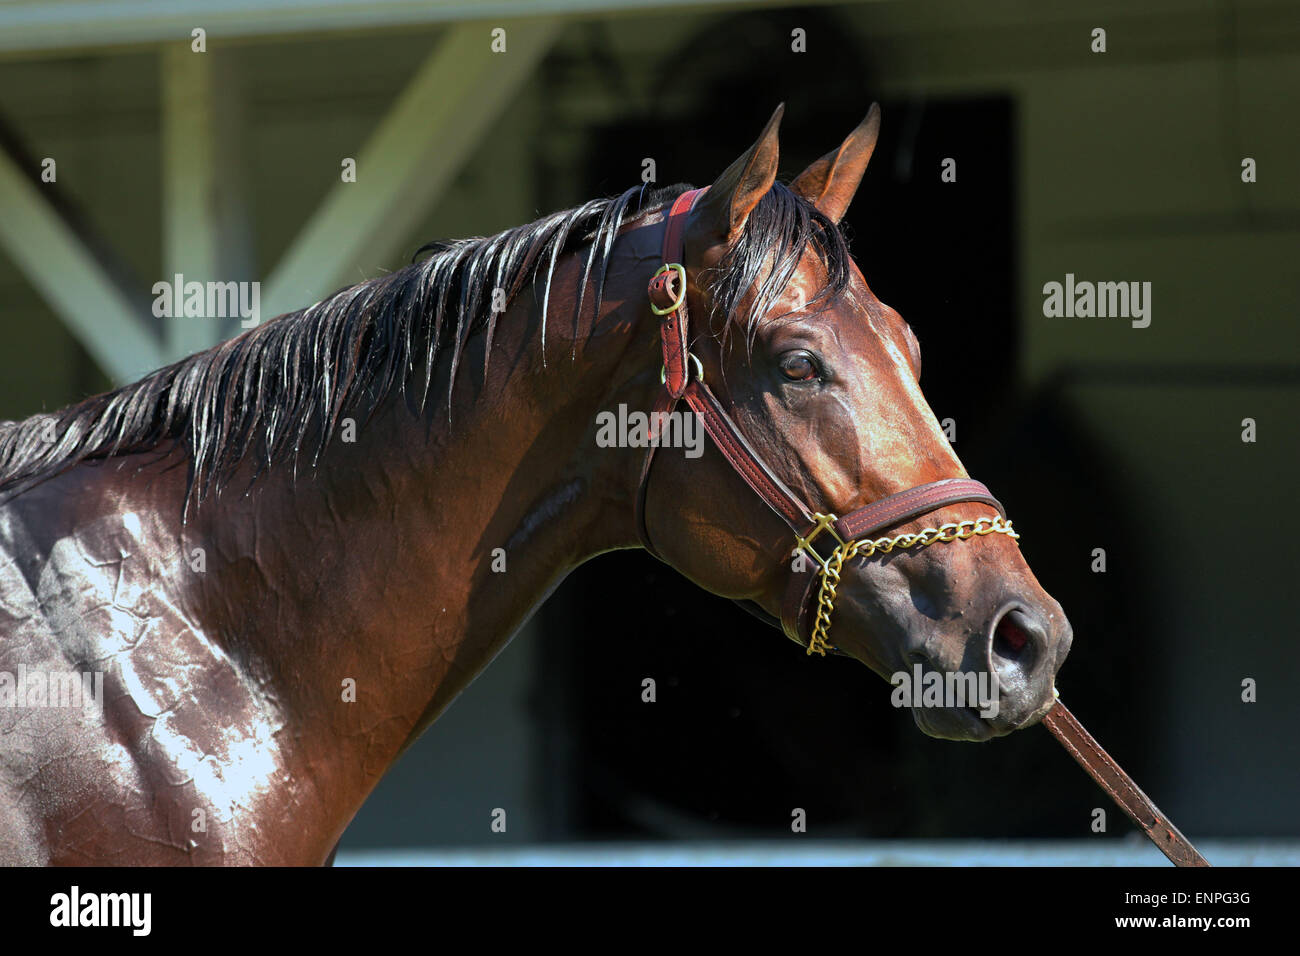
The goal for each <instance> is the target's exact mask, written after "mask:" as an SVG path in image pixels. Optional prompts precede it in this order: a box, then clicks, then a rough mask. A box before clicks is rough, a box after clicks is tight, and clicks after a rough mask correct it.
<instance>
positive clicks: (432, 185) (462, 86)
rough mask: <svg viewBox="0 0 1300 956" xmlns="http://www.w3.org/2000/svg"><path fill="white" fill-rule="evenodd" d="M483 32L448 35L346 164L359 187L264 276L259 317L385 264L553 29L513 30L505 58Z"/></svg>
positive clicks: (324, 207)
mask: <svg viewBox="0 0 1300 956" xmlns="http://www.w3.org/2000/svg"><path fill="white" fill-rule="evenodd" d="M491 30H492V26H491V25H490V24H485V23H470V24H457V25H455V26H452V27H449V28H448V30H447V32H446V34H445V35H444V36H443V37H442V38H441V40H440V42H439V43H438V45H437V46H436V47H435V48H434V50H433V52H432V53H431V54H430V55H429V57H428V59H427V60H426V61H425V62H424V64H423V65H422V66H421V67H420V68H419V70H418V71H417V72H416V74H415V77H414V78H413V79H412V80H411V81H410V83H409V84H408V85H407V87H406V89H405V90H404V91H403V92H402V93H401V95H400V96H399V97H398V99H397V101H396V102H395V103H394V105H393V107H392V109H391V110H390V111H389V113H388V115H387V116H385V117H384V119H383V120H382V121H381V122H380V124H379V126H378V128H377V129H376V130H375V132H374V133H373V134H372V135H371V137H370V140H369V142H367V143H366V144H365V146H364V147H363V148H362V149H361V150H360V151H359V152H358V153H357V155H356V156H355V157H354V158H355V159H356V161H357V181H356V182H354V183H346V182H342V181H340V182H337V183H335V184H334V187H333V188H332V190H331V191H330V193H329V194H328V195H327V196H326V198H325V200H324V201H323V202H322V203H321V205H320V206H319V207H318V208H317V210H316V212H315V214H314V215H313V216H312V217H311V219H310V220H309V221H308V222H307V224H306V226H305V227H304V228H303V229H302V231H301V232H300V233H299V234H298V236H297V238H296V239H295V240H294V242H293V244H292V246H291V247H290V248H289V250H288V252H286V253H285V255H284V258H283V259H281V261H280V263H279V265H277V266H276V268H275V270H274V271H273V272H272V274H271V275H270V277H269V278H268V279H267V281H266V283H265V285H264V287H263V295H262V307H263V309H262V311H263V314H264V315H265V316H266V317H267V318H270V317H272V316H275V315H278V314H280V313H281V312H288V311H290V310H292V309H300V308H304V307H306V306H308V305H311V304H312V303H313V302H316V301H318V300H319V299H320V298H321V297H322V296H325V295H328V294H329V293H331V292H333V291H334V290H335V289H338V288H340V287H342V286H345V285H348V284H350V283H352V282H355V281H357V279H358V275H359V273H358V269H357V266H358V265H360V266H361V270H360V272H361V274H372V273H373V270H374V268H375V267H376V266H379V265H388V264H391V261H392V258H393V257H394V256H396V255H399V254H400V253H401V251H403V250H404V249H405V248H406V247H407V246H408V245H409V243H410V238H411V237H410V232H411V230H412V229H414V228H415V226H416V225H417V224H418V223H419V221H420V219H421V218H422V217H423V216H424V215H425V214H426V213H427V212H428V210H429V208H430V207H431V206H432V204H433V202H434V200H435V199H436V198H437V197H438V195H439V193H440V192H441V191H442V189H443V188H444V187H445V186H446V185H447V184H448V183H449V182H450V181H451V179H452V177H453V176H454V175H455V174H456V173H457V172H458V171H459V170H460V168H461V167H462V165H463V164H464V163H465V161H466V160H467V159H468V158H469V157H470V156H471V155H472V153H473V151H474V149H475V147H477V146H478V145H479V142H480V141H481V140H482V138H483V135H484V133H485V132H487V130H488V129H489V127H490V126H491V124H492V122H493V121H494V120H495V119H496V118H497V117H498V116H499V115H500V114H501V112H502V111H503V110H504V109H505V107H506V106H507V105H509V103H510V102H511V100H512V99H513V98H514V96H515V94H516V92H517V91H518V90H519V88H520V86H521V85H522V84H523V83H524V81H525V80H526V79H527V78H528V77H529V76H530V75H531V74H532V72H533V70H534V68H535V67H536V65H537V63H538V62H539V61H540V60H541V58H542V56H543V55H544V54H545V53H546V51H547V49H549V47H550V45H551V43H552V41H553V40H554V38H555V36H556V35H557V33H558V31H559V27H558V25H557V24H555V23H553V22H539V21H528V22H519V23H515V24H512V25H510V26H509V27H508V28H507V32H506V50H505V52H504V53H494V52H493V51H492V47H491V44H492V34H491ZM342 159H343V157H339V160H340V162H341V161H342ZM336 168H338V167H337V166H336ZM362 256H364V260H363V261H358V260H359V258H360V257H362Z"/></svg>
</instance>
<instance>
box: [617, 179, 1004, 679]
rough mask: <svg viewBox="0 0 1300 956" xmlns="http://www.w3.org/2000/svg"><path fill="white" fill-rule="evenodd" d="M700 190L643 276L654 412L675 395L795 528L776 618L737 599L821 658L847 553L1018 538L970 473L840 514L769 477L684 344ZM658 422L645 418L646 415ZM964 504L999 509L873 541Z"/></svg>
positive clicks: (671, 404) (678, 213)
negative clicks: (654, 358) (689, 253)
mask: <svg viewBox="0 0 1300 956" xmlns="http://www.w3.org/2000/svg"><path fill="white" fill-rule="evenodd" d="M706 189H707V187H705V189H691V190H688V191H686V192H684V193H682V194H681V195H680V196H678V197H677V199H676V200H675V201H674V202H673V205H672V207H671V209H670V210H669V213H668V218H667V223H666V225H665V229H664V245H663V258H664V264H663V265H662V266H661V267H660V268H659V270H658V271H657V272H655V274H654V276H653V277H652V278H651V279H650V286H649V290H648V291H649V296H650V308H651V311H652V312H654V314H655V315H657V316H659V318H660V326H659V333H660V335H659V337H660V341H661V343H662V346H663V370H662V372H661V375H660V379H661V381H662V382H663V385H664V388H663V390H662V391H661V392H660V393H659V395H658V397H657V398H656V400H655V407H654V411H655V412H656V413H659V412H664V413H667V412H671V411H672V410H673V408H675V407H676V405H677V403H678V402H679V401H685V402H686V404H687V405H688V406H689V407H690V409H691V410H692V411H693V412H695V413H696V414H697V415H699V417H700V419H701V420H702V421H703V422H704V430H705V431H706V432H707V433H708V434H709V437H711V438H712V439H713V441H714V443H715V444H716V445H717V446H718V449H719V450H720V451H721V452H722V454H723V455H724V456H725V457H726V459H727V461H728V462H730V463H731V466H732V468H734V469H735V470H736V472H737V473H738V474H739V475H740V477H741V478H743V479H744V480H745V483H746V484H748V485H749V487H750V488H751V489H753V491H754V492H755V494H757V495H758V496H759V498H761V499H762V500H763V502H764V503H765V504H766V505H767V506H768V507H769V508H771V509H772V511H773V512H775V513H776V515H777V516H778V517H780V518H781V519H782V520H783V521H784V522H785V523H786V525H788V526H789V528H790V530H791V532H792V533H793V534H794V549H793V551H792V552H791V554H792V556H794V555H797V554H802V555H804V556H806V558H807V559H808V560H806V561H801V562H799V563H798V564H797V565H795V566H794V567H792V570H791V575H790V580H789V582H788V584H787V586H786V592H785V599H784V600H783V602H782V607H781V618H780V620H777V619H776V618H775V617H773V616H772V615H770V614H768V613H767V612H766V611H764V610H763V609H762V608H761V607H760V606H759V605H758V604H756V603H755V602H753V601H740V602H737V603H739V604H740V605H741V606H742V607H744V608H745V609H746V610H747V611H749V612H750V613H752V614H755V615H756V616H757V617H759V618H761V619H762V620H765V621H767V622H768V623H769V624H771V625H773V626H774V627H777V628H780V629H781V630H783V631H784V632H785V634H786V636H787V637H789V638H790V639H791V640H792V641H794V642H795V643H797V644H800V645H803V646H805V647H807V649H808V653H809V654H820V655H822V656H825V654H826V652H827V651H828V650H829V651H831V652H832V653H836V654H842V653H843V652H842V651H840V650H839V649H838V648H836V647H835V646H834V645H832V644H831V643H830V627H831V615H832V613H833V611H834V610H835V596H836V589H837V587H838V585H839V578H840V570H841V568H842V567H843V566H844V564H845V563H846V562H848V561H850V560H852V559H853V558H855V557H870V556H871V555H873V554H887V553H889V552H890V551H894V550H900V549H906V548H925V547H929V546H930V545H932V544H938V543H940V542H944V543H947V542H952V541H964V540H967V539H969V538H973V537H977V536H979V537H982V536H984V535H988V534H1005V535H1007V536H1008V537H1010V538H1012V539H1013V540H1015V539H1017V538H1019V535H1018V534H1016V532H1015V531H1014V530H1012V527H1011V522H1010V521H1005V520H1004V518H1005V515H1006V512H1005V510H1004V509H1003V507H1002V505H1001V504H1000V503H999V502H998V500H997V499H996V498H994V497H993V495H992V494H990V493H989V490H988V488H986V487H984V485H982V484H981V483H980V482H978V481H973V480H971V479H969V478H945V479H942V480H940V481H932V482H929V483H928V484H924V485H918V486H916V487H915V488H909V489H908V490H906V491H900V492H898V493H897V494H893V495H889V496H888V497H885V498H881V499H880V500H878V501H875V502H872V503H871V504H869V505H866V506H865V507H862V508H858V509H856V510H854V511H852V512H850V513H849V514H847V515H845V516H844V517H842V518H841V517H836V516H835V515H833V514H829V513H822V512H818V511H813V510H812V509H810V508H809V507H808V506H807V505H806V504H804V502H803V501H802V500H801V499H800V498H799V497H798V496H797V495H796V494H795V493H794V492H793V491H791V490H790V489H789V488H788V487H786V485H785V484H784V483H783V482H782V481H781V479H780V478H778V477H777V476H776V474H775V473H774V472H773V471H772V470H771V469H770V468H769V467H768V466H767V464H766V463H765V462H764V461H763V459H762V458H760V457H759V455H758V453H757V452H755V451H754V449H753V447H752V446H751V445H750V444H749V442H748V441H747V440H746V438H745V436H744V435H743V434H741V432H740V430H739V429H738V428H737V427H736V424H735V422H734V421H732V419H731V416H729V415H728V414H727V413H726V411H725V410H724V409H723V407H722V404H721V403H720V402H719V401H718V399H717V396H715V395H714V394H713V391H712V390H711V389H710V388H709V387H708V385H706V384H705V382H704V365H703V363H702V362H701V361H700V360H699V358H697V357H696V356H695V355H694V354H693V353H692V352H691V351H690V318H689V310H688V307H687V304H686V300H687V289H688V286H689V277H688V275H687V273H686V267H685V266H684V265H683V263H682V260H683V259H684V258H685V257H684V255H683V252H684V242H683V236H684V234H685V229H686V219H687V217H688V215H689V214H690V212H691V210H692V209H694V208H695V204H696V202H697V201H698V200H699V198H700V196H702V195H703V194H704V192H705V191H706ZM692 371H693V372H694V373H695V375H694V377H692V375H691V373H692ZM663 420H664V419H662V418H658V417H656V416H652V417H651V421H663ZM656 448H657V443H653V442H652V443H651V445H650V447H649V448H648V449H647V451H646V457H645V460H644V462H643V463H642V466H641V480H640V483H639V486H638V488H637V495H636V526H637V534H638V535H639V537H640V538H641V543H642V545H644V547H645V549H646V550H647V551H649V552H650V553H651V554H653V555H654V556H655V557H659V552H658V551H656V550H655V547H654V545H653V544H652V543H651V541H650V534H649V531H648V529H647V528H646V522H645V500H646V488H647V485H648V483H649V478H650V470H651V467H652V465H653V464H654V454H655V451H656ZM972 501H973V502H979V503H981V504H986V505H991V506H992V507H993V508H995V509H996V510H997V512H998V514H997V516H996V517H993V518H979V519H977V520H972V521H961V522H956V523H952V524H944V525H940V526H939V527H938V528H924V529H923V530H921V531H918V532H912V533H904V534H899V535H896V536H894V537H885V538H878V539H876V538H872V536H873V535H877V534H879V533H880V532H882V531H885V530H886V529H888V528H891V527H894V526H895V525H899V524H902V523H904V522H906V521H911V520H913V519H915V518H919V517H920V516H921V515H924V514H928V513H929V512H931V511H936V510H938V509H939V508H943V507H946V506H947V505H952V504H957V503H959V502H972ZM825 537H829V538H830V539H832V540H833V541H834V546H833V547H831V548H830V550H829V552H828V553H825V554H823V553H822V551H820V550H819V548H823V547H826V544H825ZM792 564H794V562H792ZM814 569H815V570H814ZM815 580H817V581H820V588H819V591H818V595H817V601H816V605H815V610H816V613H815V615H813V620H812V622H811V623H810V621H809V616H810V615H809V612H810V611H812V610H813V607H814V606H813V604H812V602H811V600H810V599H811V596H812V585H813V582H814V581H815Z"/></svg>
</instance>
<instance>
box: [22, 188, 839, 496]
mask: <svg viewBox="0 0 1300 956" xmlns="http://www.w3.org/2000/svg"><path fill="white" fill-rule="evenodd" d="M689 188H690V187H689V186H686V185H683V184H679V185H677V186H670V187H667V188H665V189H660V190H653V191H647V190H645V189H644V188H634V189H629V190H627V191H626V192H624V193H623V194H622V195H620V196H618V197H615V198H612V199H596V200H592V201H590V202H587V203H584V204H583V205H581V206H578V207H576V208H574V209H568V210H565V211H562V212H557V213H553V214H551V215H549V216H544V217H543V218H541V219H538V220H537V221H536V222H532V223H529V224H527V225H523V226H517V227H514V228H512V229H507V230H506V231H504V232H501V233H498V234H497V235H495V236H488V237H483V238H474V239H459V240H454V241H450V242H436V243H431V244H429V245H427V246H425V247H424V248H423V249H421V250H420V252H425V251H429V252H431V253H432V254H431V255H429V256H428V257H427V258H424V259H421V260H419V261H416V262H413V263H412V264H411V265H408V266H406V267H405V268H403V269H400V270H398V271H396V272H393V273H391V274H389V275H386V276H382V277H380V278H376V279H370V280H368V281H365V282H361V283H359V284H357V285H354V286H350V287H348V288H346V289H342V290H340V291H339V292H336V293H335V294H334V295H332V296H329V297H328V298H326V299H324V300H322V301H321V302H318V303H316V304H315V305H313V306H310V307H309V308H307V309H303V310H301V311H299V312H292V313H289V314H287V315H284V316H280V317H278V318H276V319H274V320H271V321H269V322H266V323H264V324H262V325H260V326H259V327H257V328H255V329H252V330H250V331H249V332H247V333H245V334H243V335H240V336H238V337H236V338H234V339H230V340H229V341H226V342H223V343H221V344H220V345H217V346H215V347H214V348H211V349H208V350H206V351H204V352H199V353H197V354H195V355H191V356H189V357H188V358H185V359H182V360H181V361H179V362H176V363H174V364H172V365H169V366H167V367H165V368H162V369H159V370H158V371H156V372H153V373H151V374H149V375H147V376H145V377H144V378H143V379H141V380H140V381H138V382H135V383H133V384H130V385H125V386H122V387H121V388H118V389H115V390H113V391H110V392H106V393H104V394H102V395H96V396H94V397H92V398H88V399H86V400H84V401H82V402H79V403H77V404H75V405H71V406H69V407H67V408H64V409H62V410H60V411H56V412H52V413H48V414H41V415H36V416H33V417H31V418H28V419H26V420H25V421H21V422H0V500H2V499H5V498H8V497H11V496H12V495H14V494H17V493H19V492H21V491H23V490H25V489H26V488H30V487H31V486H33V485H35V484H38V483H39V482H41V481H44V480H45V479H47V478H49V477H51V476H53V475H55V474H58V473H59V472H61V471H64V470H66V469H68V468H70V467H72V466H74V465H76V464H77V463H79V462H82V461H87V460H92V459H103V458H109V457H112V456H116V455H126V454H132V453H136V452H140V451H145V450H149V449H155V448H161V447H163V446H168V445H169V444H170V443H174V442H183V443H184V444H185V445H186V446H187V447H188V451H189V456H190V460H191V466H190V487H191V489H192V490H194V491H197V492H198V495H199V497H200V499H201V498H202V497H203V496H204V495H206V494H207V493H208V492H210V491H212V490H214V489H216V488H218V487H220V485H221V484H222V483H223V482H224V481H225V480H226V479H228V478H229V477H230V475H231V474H233V472H234V471H235V469H236V468H237V467H238V465H239V464H240V462H241V461H243V460H244V459H245V458H246V457H248V456H249V455H250V454H251V455H254V456H256V462H257V466H258V468H257V471H258V473H260V472H262V471H264V470H266V469H268V468H271V467H272V466H273V465H275V464H277V463H281V462H288V461H294V462H296V461H297V460H298V458H299V456H300V454H301V453H302V452H303V451H305V450H310V451H311V452H312V455H313V461H315V459H316V458H318V457H319V455H320V453H321V451H322V450H323V449H324V447H325V446H326V444H327V443H328V442H329V440H330V438H331V437H332V435H333V434H334V432H335V430H336V428H337V426H338V423H339V421H340V419H341V418H343V417H344V415H345V413H346V414H352V415H356V416H358V418H359V419H364V418H365V417H366V416H368V415H369V414H372V413H373V412H374V411H375V410H376V409H377V408H378V407H379V406H380V404H381V403H383V402H384V401H385V400H386V399H387V398H389V397H390V396H391V395H392V394H393V393H394V391H396V390H400V391H401V393H403V394H409V393H411V392H412V391H413V392H414V397H415V398H417V399H418V406H419V407H420V408H421V409H423V407H424V405H425V403H426V401H427V399H428V393H429V388H430V382H431V380H432V376H433V369H434V366H435V363H436V361H437V359H438V358H439V356H441V355H443V354H444V352H445V351H446V350H447V349H450V350H451V383H454V381H455V376H456V373H457V370H458V368H459V365H460V360H461V356H462V353H463V350H464V347H465V344H466V342H467V340H468V339H469V338H470V337H471V336H472V335H475V334H478V333H481V332H484V333H486V335H487V342H486V351H487V353H488V354H490V352H491V345H492V336H493V332H494V331H495V326H496V320H497V317H498V316H499V315H500V314H501V313H500V312H499V311H494V309H493V305H494V303H493V301H492V298H493V296H492V293H493V290H495V289H501V290H504V292H505V297H506V301H507V302H509V301H511V300H513V299H514V298H515V297H516V296H517V295H518V294H519V293H520V292H521V291H523V290H524V289H525V288H526V287H528V286H529V285H532V284H533V283H534V282H540V294H541V299H542V303H543V319H542V342H543V345H544V343H545V335H546V320H547V316H548V313H553V312H554V309H553V304H552V303H551V302H550V290H551V279H552V276H553V274H554V270H555V266H556V264H557V262H558V261H559V258H560V257H561V256H562V255H564V254H566V253H568V252H571V251H573V250H574V249H576V248H580V247H581V245H583V244H586V243H590V244H591V246H590V250H589V251H588V253H587V256H586V259H585V265H584V271H583V281H582V283H581V284H580V286H579V300H578V303H577V305H578V308H579V310H581V308H582V304H583V298H584V297H586V296H587V295H588V289H587V286H588V284H589V282H591V281H594V283H595V289H594V292H593V293H592V295H593V298H594V300H595V304H596V307H597V308H599V306H600V302H601V299H602V297H603V294H604V284H605V273H606V269H607V267H608V264H609V258H610V254H611V252H612V250H613V246H614V241H615V239H616V238H617V235H618V231H619V227H620V226H621V225H623V224H624V223H625V222H627V221H629V220H630V219H632V218H633V217H635V216H637V215H641V214H643V213H648V212H652V211H654V210H656V209H659V208H661V207H662V206H664V205H665V204H666V203H668V202H670V201H671V200H672V199H673V198H675V197H676V196H677V195H679V194H680V193H681V192H683V191H684V190H686V189H689ZM810 245H811V246H812V247H813V248H814V249H815V251H816V253H817V255H818V256H819V257H820V259H821V261H822V262H823V263H824V264H825V266H826V272H827V280H826V288H825V289H823V290H822V294H832V293H838V292H840V291H842V290H843V289H844V287H845V286H846V285H847V283H848V278H849V274H850V270H849V255H848V249H847V246H846V244H845V242H844V238H843V236H842V235H841V234H840V231H839V229H838V228H837V227H836V225H835V224H834V223H832V222H830V220H828V219H826V218H825V217H824V216H822V215H821V214H820V213H819V212H817V210H816V209H814V208H813V207H812V205H811V204H809V203H808V202H806V201H805V200H803V199H801V198H799V197H798V196H796V195H795V194H794V193H793V192H791V191H790V190H789V189H788V188H786V187H785V186H782V185H780V184H777V185H776V186H774V187H773V188H772V190H771V191H769V193H768V194H767V195H766V196H764V198H763V200H762V201H761V202H760V203H759V204H758V206H757V207H756V208H755V209H754V211H753V213H752V214H751V215H750V217H749V220H748V222H747V224H746V227H745V230H744V234H743V235H742V236H741V238H740V239H739V240H738V241H737V243H736V245H735V246H734V247H733V248H732V249H731V250H729V252H728V254H727V256H726V257H725V258H724V260H723V261H722V262H721V263H720V265H719V268H718V270H717V273H716V275H713V276H711V277H708V278H707V279H706V282H707V284H708V286H709V288H710V290H711V292H712V295H713V299H714V306H715V313H717V314H721V315H732V316H734V315H735V314H736V311H737V309H738V308H739V306H740V304H741V301H742V299H743V298H744V296H745V295H746V293H747V292H749V291H750V289H751V287H754V286H755V285H756V284H757V291H756V294H755V296H754V298H753V300H752V302H751V303H750V305H749V306H748V307H747V308H746V315H745V316H742V317H740V318H741V319H742V321H743V323H744V324H745V326H746V327H747V328H748V329H749V330H750V331H751V333H752V330H753V329H754V328H755V327H756V325H757V322H758V321H759V320H760V319H761V318H762V316H764V315H765V314H766V312H767V311H768V309H770V308H771V304H772V301H773V300H774V299H775V297H776V296H777V295H778V294H779V293H780V291H781V289H782V288H783V287H784V286H785V284H786V283H787V282H788V281H789V279H790V277H791V276H792V275H793V274H794V271H795V269H796V268H797V267H798V264H799V259H800V257H801V256H802V254H803V251H804V249H805V248H807V247H809V246H810ZM417 255H419V253H417ZM497 304H498V305H499V304H500V303H499V302H498V303H497ZM451 383H449V385H448V388H449V390H450V387H451ZM449 394H450V391H449ZM313 446H314V447H313Z"/></svg>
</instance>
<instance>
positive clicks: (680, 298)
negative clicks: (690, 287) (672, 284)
mask: <svg viewBox="0 0 1300 956" xmlns="http://www.w3.org/2000/svg"><path fill="white" fill-rule="evenodd" d="M665 272H673V273H676V274H677V289H678V292H677V298H676V300H674V302H673V304H672V305H670V306H668V308H666V309H661V308H659V306H657V305H655V304H654V303H653V302H651V303H650V311H651V312H653V313H654V314H655V315H667V314H668V313H670V312H676V311H677V310H678V309H680V308H681V307H682V305H683V304H685V302H686V267H685V266H684V265H682V264H681V263H680V262H666V263H664V264H663V265H661V266H660V267H659V271H658V272H656V273H655V274H654V275H653V276H651V277H650V279H651V281H654V280H655V279H658V278H659V277H660V276H661V275H663V274H664V273H665ZM644 274H645V273H642V275H644Z"/></svg>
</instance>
